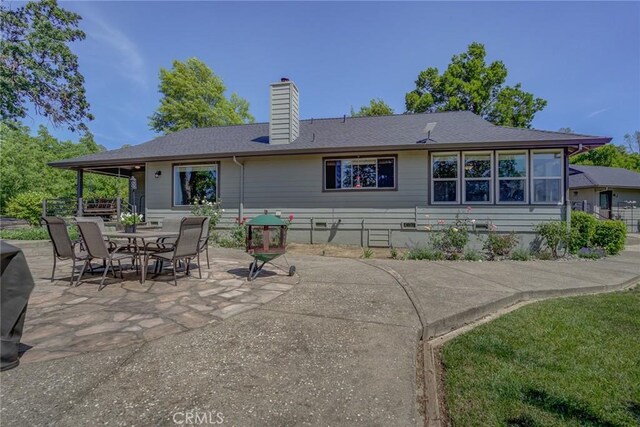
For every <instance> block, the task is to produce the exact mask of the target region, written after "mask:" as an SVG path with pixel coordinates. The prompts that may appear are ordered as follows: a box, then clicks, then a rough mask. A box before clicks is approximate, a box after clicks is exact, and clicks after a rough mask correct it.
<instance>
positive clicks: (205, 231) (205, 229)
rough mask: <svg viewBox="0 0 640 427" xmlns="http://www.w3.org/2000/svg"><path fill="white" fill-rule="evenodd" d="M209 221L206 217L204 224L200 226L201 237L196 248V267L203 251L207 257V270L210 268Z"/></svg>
mask: <svg viewBox="0 0 640 427" xmlns="http://www.w3.org/2000/svg"><path fill="white" fill-rule="evenodd" d="M210 221H211V218H209V217H207V219H205V220H204V224H203V226H202V235H201V236H200V242H199V247H198V265H200V254H201V253H202V252H203V251H204V252H205V254H206V256H207V268H211V267H210V266H209V237H210V231H209V223H210Z"/></svg>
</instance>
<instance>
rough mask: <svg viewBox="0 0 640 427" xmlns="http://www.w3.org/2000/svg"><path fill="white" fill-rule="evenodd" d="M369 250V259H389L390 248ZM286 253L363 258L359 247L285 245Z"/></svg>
mask: <svg viewBox="0 0 640 427" xmlns="http://www.w3.org/2000/svg"><path fill="white" fill-rule="evenodd" d="M368 249H369V250H371V252H372V255H371V256H370V257H369V258H377V259H391V258H392V256H391V249H390V248H368ZM397 251H398V256H402V254H403V250H402V249H398V250H397ZM287 252H288V253H291V254H301V255H320V256H330V257H337V258H365V257H364V249H363V248H361V247H360V246H347V245H329V244H318V245H309V244H303V243H289V244H287Z"/></svg>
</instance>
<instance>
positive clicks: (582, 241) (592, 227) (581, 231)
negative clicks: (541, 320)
mask: <svg viewBox="0 0 640 427" xmlns="http://www.w3.org/2000/svg"><path fill="white" fill-rule="evenodd" d="M597 225H598V220H597V219H596V218H595V217H594V216H593V215H590V214H588V213H586V212H582V211H573V212H571V248H570V250H571V253H576V252H578V251H579V250H580V249H582V248H589V247H591V245H592V239H593V234H594V233H595V231H596V226H597Z"/></svg>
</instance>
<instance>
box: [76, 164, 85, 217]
mask: <svg viewBox="0 0 640 427" xmlns="http://www.w3.org/2000/svg"><path fill="white" fill-rule="evenodd" d="M83 189H84V170H83V169H78V172H77V175H76V198H77V199H78V216H82V196H83Z"/></svg>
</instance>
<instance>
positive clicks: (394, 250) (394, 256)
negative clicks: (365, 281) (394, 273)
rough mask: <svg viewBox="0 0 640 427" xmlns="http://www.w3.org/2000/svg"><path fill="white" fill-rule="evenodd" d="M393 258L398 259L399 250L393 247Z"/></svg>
mask: <svg viewBox="0 0 640 427" xmlns="http://www.w3.org/2000/svg"><path fill="white" fill-rule="evenodd" d="M390 253H391V258H393V259H398V250H397V249H396V248H391V251H390Z"/></svg>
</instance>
